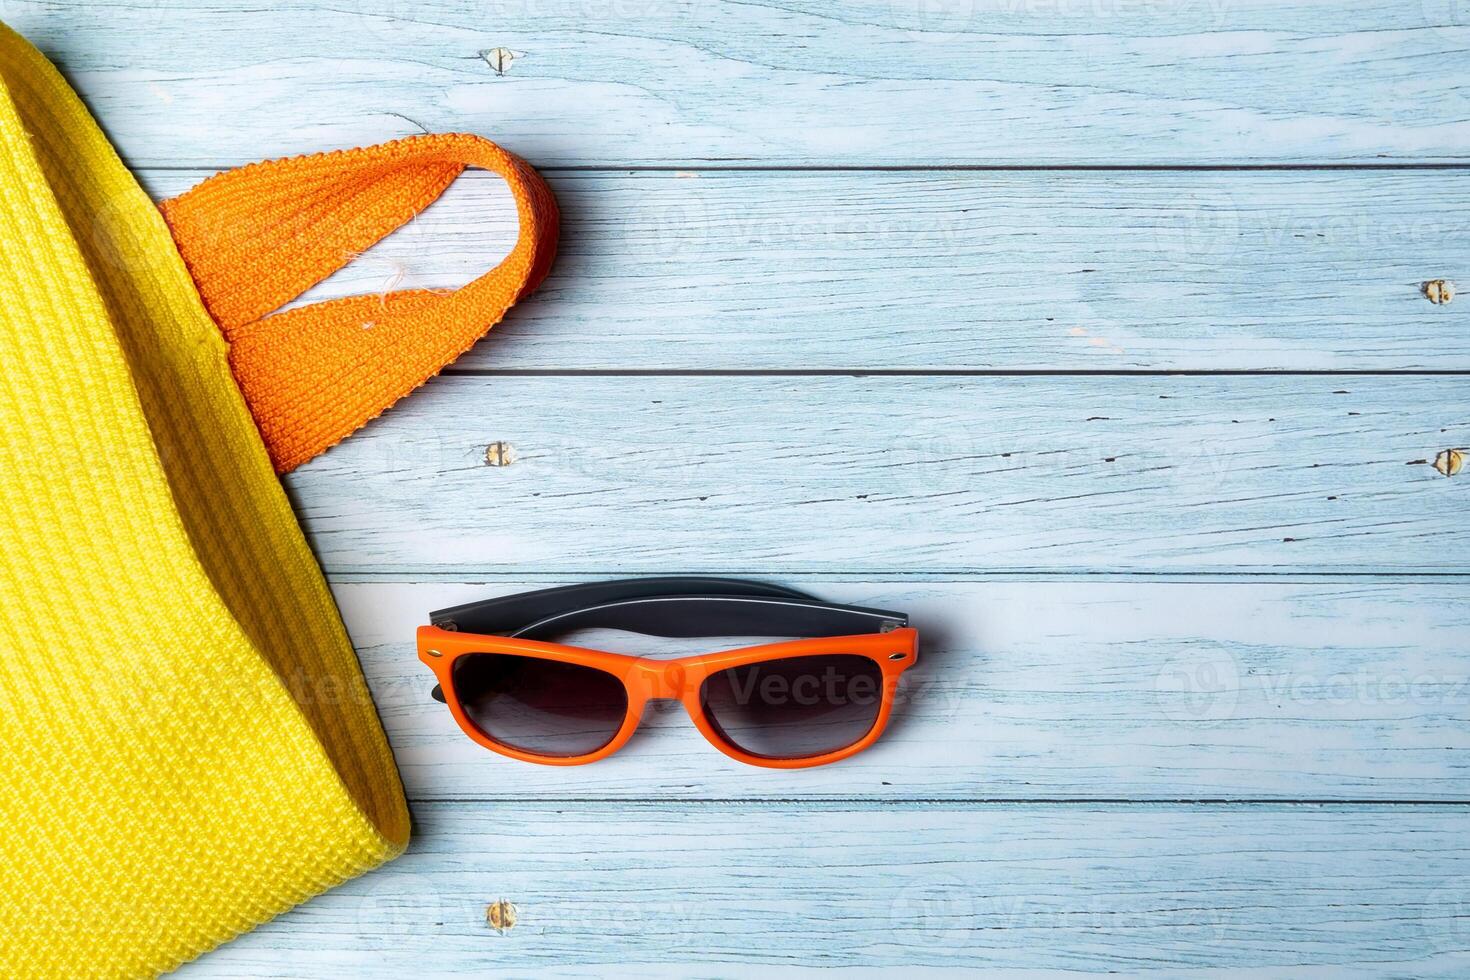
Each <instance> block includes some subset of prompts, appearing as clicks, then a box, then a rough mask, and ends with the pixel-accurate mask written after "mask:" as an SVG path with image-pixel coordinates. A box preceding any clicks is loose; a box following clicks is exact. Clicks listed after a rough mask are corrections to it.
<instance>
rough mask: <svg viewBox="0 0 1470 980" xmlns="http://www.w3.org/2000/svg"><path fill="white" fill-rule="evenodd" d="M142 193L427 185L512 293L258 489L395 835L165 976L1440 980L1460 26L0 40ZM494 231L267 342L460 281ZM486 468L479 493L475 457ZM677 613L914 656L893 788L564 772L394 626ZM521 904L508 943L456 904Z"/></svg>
mask: <svg viewBox="0 0 1470 980" xmlns="http://www.w3.org/2000/svg"><path fill="white" fill-rule="evenodd" d="M0 17H3V18H4V19H5V20H7V21H8V22H10V23H11V24H13V25H14V26H15V27H16V28H17V29H19V30H20V31H22V32H23V33H25V34H26V35H27V36H29V37H30V38H32V39H33V40H34V41H35V42H36V43H38V44H39V45H40V47H41V48H42V49H43V50H45V51H46V52H47V53H48V54H49V55H50V56H51V57H52V58H54V59H55V60H56V61H57V62H58V63H59V65H60V66H61V67H62V69H63V70H64V71H65V72H66V74H67V75H68V76H69V77H70V78H71V80H72V81H73V82H74V84H76V86H77V87H78V88H79V89H80V91H81V92H82V94H83V95H84V97H85V98H86V99H87V100H88V102H89V103H90V105H91V106H92V108H93V110H94V111H95V112H96V114H97V115H98V116H99V118H100V119H101V120H102V121H103V123H104V125H105V126H106V128H107V129H108V131H109V132H110V134H111V135H112V137H113V138H114V140H115V141H116V143H117V145H118V147H119V148H120V149H121V151H122V152H123V154H124V156H125V157H126V158H127V160H128V162H129V163H130V164H131V165H132V166H133V167H134V168H135V169H136V171H137V172H138V173H139V175H140V176H141V178H142V179H143V181H144V182H145V184H146V185H147V186H148V187H149V188H150V190H151V191H152V192H154V193H155V194H157V195H158V196H160V197H162V196H166V195H168V194H171V193H174V192H177V191H178V190H180V189H182V188H184V187H186V186H188V185H190V184H192V183H193V182H195V181H196V180H198V179H200V178H201V177H203V176H205V175H207V174H208V173H210V172H213V171H214V170H217V169H220V168H224V167H228V166H233V165H237V164H240V163H244V162H247V161H249V160H252V159H255V158H259V157H266V156H279V155H283V154H288V153H296V152H305V151H313V150H320V149H326V148H333V147H338V146H348V145H358V144H364V143H371V142H376V141H379V140H383V139H388V138H391V137H397V136H402V135H406V134H410V133H414V132H419V131H422V130H429V131H441V130H468V131H473V132H478V133H481V134H484V135H486V136H489V137H491V138H494V139H496V140H498V141H500V142H502V143H503V144H504V145H506V146H507V147H508V148H510V149H512V150H514V151H516V152H518V153H520V154H522V155H524V156H525V157H527V158H528V159H529V160H531V161H532V162H533V163H535V164H536V165H537V166H539V167H541V168H542V169H543V172H544V173H545V174H546V176H547V177H548V179H549V180H550V182H551V184H552V185H553V187H554V189H555V191H556V193H557V195H558V197H559V198H560V200H561V202H562V205H563V208H564V212H565V219H566V220H565V228H564V232H563V242H564V244H563V250H562V255H561V258H560V260H559V264H558V266H557V268H556V271H555V273H554V274H553V276H552V277H551V279H550V280H549V281H548V282H547V284H546V286H545V287H544V288H543V289H542V290H541V292H540V293H539V294H538V295H537V296H536V297H534V298H533V299H531V300H530V301H528V302H527V303H525V304H523V305H522V306H520V307H518V308H517V309H516V310H515V311H513V312H512V314H511V316H510V317H509V318H508V320H507V321H506V322H505V323H504V324H503V325H502V326H501V327H499V328H497V329H496V330H495V331H494V333H493V335H492V336H491V337H490V338H489V339H487V340H486V341H485V342H483V343H482V344H480V345H479V347H477V348H476V349H475V350H474V351H473V352H472V353H471V354H470V355H468V356H467V357H466V358H464V359H463V360H462V361H461V362H460V363H459V364H458V365H456V366H455V367H454V368H453V369H452V370H451V371H449V372H447V375H446V376H445V377H443V378H441V379H439V380H437V381H435V382H433V383H431V384H430V385H428V386H427V387H426V388H425V389H424V390H422V391H421V392H419V393H418V394H416V395H415V396H414V397H413V398H412V399H410V400H409V401H407V402H405V403H403V404H401V405H400V406H399V407H397V408H395V409H393V410H392V411H390V412H389V413H387V414H386V415H385V416H384V417H383V418H381V419H380V420H379V421H377V422H375V423H374V424H372V425H371V426H370V427H369V428H368V429H366V430H365V431H363V432H362V433H360V434H358V435H357V436H355V437H353V438H352V439H351V440H350V441H349V442H347V443H345V444H343V445H342V446H340V447H338V448H336V449H334V450H332V451H331V452H330V453H328V454H327V455H326V456H324V457H323V458H321V459H319V460H317V461H315V462H313V463H311V464H310V465H308V466H306V467H304V468H303V469H301V470H300V471H299V472H298V473H297V474H295V475H293V476H292V477H291V478H290V480H289V481H288V482H289V488H290V491H291V493H292V495H293V499H294V501H295V503H296V504H297V506H298V509H299V512H300V514H301V516H302V518H303V520H304V522H305V524H306V526H307V528H308V529H309V532H310V534H311V537H312V541H313V544H314V546H315V547H316V549H317V552H318V554H319V556H320V558H321V560H322V562H323V565H324V566H325V568H326V569H327V571H328V574H329V576H330V578H331V581H332V584H333V587H334V589H335V591H336V594H337V596H338V599H339V601H340V602H341V605H342V608H343V612H344V615H345V616H346V619H347V622H348V626H349V628H350V630H351V632H352V635H353V637H354V640H355V642H356V644H357V646H358V649H359V651H360V652H361V655H362V658H363V662H364V666H365V668H366V670H367V672H368V675H369V678H370V680H371V683H372V685H373V688H374V691H375V693H376V696H377V698H378V703H379V705H380V708H381V712H382V715H383V719H384V722H385V724H386V725H387V727H388V730H389V734H390V737H391V739H392V741H393V745H394V748H395V750H396V752H397V754H398V758H399V761H400V763H401V765H402V768H403V773H404V778H405V780H406V783H407V786H408V789H409V792H410V794H411V798H412V801H413V802H412V805H413V809H414V816H415V819H416V823H417V837H416V840H415V843H414V844H413V846H412V848H411V850H410V853H409V854H408V855H407V856H405V857H404V858H402V859H401V860H399V861H397V862H395V863H394V864H392V865H390V866H388V867H386V868H384V869H383V870H380V871H378V872H375V873H373V874H370V875H368V876H366V877H364V878H362V879H360V880H358V881H355V882H352V883H350V884H349V885H346V886H344V887H342V888H340V889H338V890H336V891H335V892H332V893H330V894H328V895H326V896H323V897H321V898H319V899H316V900H314V901H312V902H310V903H308V904H306V905H305V906H303V907H301V908H299V909H297V910H296V911H293V912H291V913H289V914H287V915H285V916H283V917H281V918H280V919H279V920H277V921H275V922H273V923H271V924H270V925H268V926H266V927H264V928H262V929H260V930H258V931H257V932H255V933H253V934H250V935H248V936H245V937H243V938H242V939H240V940H238V941H236V942H235V943H232V944H230V945H229V946H227V947H225V948H223V949H222V950H220V951H218V952H216V953H214V954H211V955H209V956H207V957H205V958H204V959H203V960H201V961H200V962H199V963H197V964H195V965H193V966H192V967H190V968H188V969H187V970H186V971H185V972H186V973H187V974H189V975H192V976H197V977H214V976H219V977H226V976H228V977H300V976H354V977H365V978H393V980H398V978H402V977H407V976H437V975H454V974H464V975H497V976H499V975H531V974H536V975H543V974H545V975H553V974H571V973H587V974H590V975H598V976H614V975H627V976H635V977H651V976H666V975H670V976H682V975H691V974H692V975H699V976H734V975H750V976H756V975H765V974H766V973H770V972H790V971H795V970H798V969H801V968H836V967H850V968H857V969H859V970H860V971H862V970H864V969H865V970H867V971H871V972H873V973H874V974H875V975H877V974H879V973H881V972H883V971H884V970H885V969H886V968H891V967H894V966H896V965H900V964H907V965H911V966H914V967H927V968H932V969H935V970H943V969H954V970H965V969H977V968H993V969H1009V970H1015V971H1028V972H1027V973H1026V975H1028V976H1030V975H1034V974H1032V973H1030V972H1029V971H1041V972H1051V971H1069V970H1116V971H1122V972H1134V971H1141V970H1145V969H1161V970H1166V971H1167V972H1168V974H1169V975H1171V976H1179V975H1185V974H1186V973H1188V974H1189V975H1194V972H1195V971H1202V972H1209V971H1211V970H1219V971H1223V972H1233V971H1238V972H1240V973H1242V975H1252V976H1255V975H1272V976H1276V975H1312V976H1415V977H1428V976H1444V977H1450V976H1464V975H1467V973H1470V883H1467V880H1466V877H1465V876H1466V873H1467V869H1470V845H1467V833H1466V832H1467V830H1470V821H1467V815H1470V814H1467V810H1466V806H1465V804H1467V803H1470V732H1467V720H1470V717H1467V716H1470V659H1467V656H1466V655H1467V653H1470V639H1467V637H1470V627H1467V622H1470V615H1467V612H1466V602H1465V600H1466V598H1467V597H1470V583H1467V579H1466V578H1465V576H1466V574H1467V572H1470V535H1467V533H1466V531H1467V524H1466V513H1467V503H1470V469H1467V470H1466V471H1465V472H1463V473H1458V474H1456V475H1453V476H1445V475H1442V473H1441V472H1440V471H1439V470H1437V469H1436V467H1435V461H1436V460H1437V459H1438V460H1439V461H1440V468H1441V469H1443V470H1446V471H1453V469H1454V467H1453V466H1451V465H1450V463H1451V462H1452V460H1453V457H1452V455H1450V454H1447V453H1446V452H1445V451H1446V450H1452V449H1456V448H1462V447H1467V446H1470V386H1467V383H1466V372H1467V371H1470V296H1467V297H1461V298H1460V299H1459V300H1457V301H1455V302H1452V303H1450V304H1448V305H1434V304H1431V303H1430V302H1428V301H1427V300H1426V299H1425V298H1424V296H1423V294H1422V292H1421V285H1422V283H1424V282H1425V281H1427V280H1433V279H1439V278H1445V279H1449V280H1454V279H1456V278H1457V277H1458V278H1459V279H1460V281H1461V282H1463V283H1466V285H1467V287H1470V269H1467V266H1466V263H1467V257H1470V228H1467V225H1470V221H1467V219H1470V6H1467V5H1466V4H1465V3H1464V2H1463V0H1360V2H1355V3H1352V4H1344V3H1341V2H1340V0H1291V2H1282V0H1027V2H1019V0H915V2H908V0H853V2H845V3H833V2H830V0H766V2H761V3H751V2H731V0H698V2H696V0H517V2H510V0H506V2H499V0H485V2H472V0H421V2H409V0H294V2H291V3H286V4H279V5H237V4H234V3H229V2H215V0H157V2H155V0H141V2H140V0H127V2H123V0H117V2H106V0H103V2H90V3H59V2H31V0H0ZM512 235H513V215H512V211H511V207H510V202H509V199H508V197H507V195H506V193H505V191H504V188H503V187H502V186H500V184H499V183H498V181H496V180H494V179H492V178H489V177H487V176H485V175H483V174H478V175H469V176H467V177H466V178H464V179H462V180H461V181H460V182H459V183H458V184H457V185H456V186H455V187H454V188H453V189H452V191H451V192H450V194H449V195H447V196H446V198H445V199H444V200H443V201H441V202H440V203H439V204H436V205H435V206H434V207H433V208H431V209H430V210H429V211H427V212H426V213H425V214H423V215H422V216H421V217H420V218H419V219H417V220H416V221H415V222H414V223H413V224H412V225H410V226H409V227H407V228H405V229H404V230H403V231H401V232H399V233H398V234H397V235H395V236H394V237H393V238H392V239H390V240H389V241H388V242H386V243H384V244H383V245H382V246H380V247H379V248H377V249H375V250H373V251H372V252H369V253H368V254H367V255H365V256H364V257H363V258H362V259H361V260H360V261H358V262H357V263H356V264H354V265H353V266H352V267H351V268H350V269H347V270H345V271H344V272H343V273H342V274H340V275H339V276H337V277H336V278H334V279H333V280H332V281H330V282H328V283H326V284H324V285H323V286H322V287H319V288H318V289H317V290H316V291H315V292H314V294H313V298H317V297H321V296H327V295H342V294H350V293H356V292H364V291H376V290H385V289H390V288H395V287H398V286H407V285H434V286H447V285H455V284H458V283H460V282H463V281H466V280H467V279H469V278H471V277H472V276H473V275H474V274H475V273H477V272H478V271H480V270H482V269H484V268H487V267H488V266H489V265H490V264H492V263H493V262H494V261H495V260H496V259H497V258H498V257H499V256H500V255H502V254H504V253H505V251H506V250H507V249H508V248H509V245H510V241H511V238H512ZM494 442H504V443H507V444H509V446H510V449H511V453H512V455H513V461H512V462H511V463H510V465H505V466H488V465H486V447H487V446H488V445H490V444H491V443H494ZM671 572H710V573H724V574H736V575H748V576H757V577H761V578H767V579H771V580H774V581H781V582H787V583H791V584H794V585H798V586H801V587H804V588H808V589H811V590H813V591H815V592H817V593H819V594H822V595H826V596H831V597H833V598H835V599H843V600H850V601H859V602H871V603H874V604H877V605H890V606H895V607H898V608H902V609H909V610H911V611H912V613H913V614H914V616H915V618H916V620H917V622H918V624H919V625H920V627H921V629H922V631H923V634H924V636H925V639H926V649H927V655H926V660H925V662H924V664H923V665H921V669H919V670H917V671H916V672H915V673H912V674H911V675H910V678H909V680H910V681H911V683H910V684H909V688H908V690H907V696H906V699H905V704H904V706H903V711H902V714H901V716H900V718H899V719H898V721H897V722H896V724H895V726H894V728H893V730H892V731H891V733H890V734H889V735H888V736H887V738H886V739H885V740H884V741H883V742H882V743H881V744H880V745H879V746H878V747H877V748H875V749H874V750H873V751H871V752H869V753H867V754H865V755H863V756H860V757H858V758H856V759H853V760H851V761H850V762H848V763H846V764H843V765H839V766H835V767H831V768H827V769H819V770H812V771H805V772H771V771H762V770H758V769H751V768H744V767H741V766H738V765H737V764H735V763H733V762H730V761H728V760H726V759H725V758H724V757H723V756H721V755H719V754H717V753H715V752H714V751H713V750H712V749H710V748H709V747H708V746H707V745H705V744H704V743H703V742H702V741H701V740H700V739H699V738H698V736H697V735H696V734H695V733H694V732H693V730H692V728H691V727H690V726H689V725H688V723H687V720H686V719H685V718H684V717H683V716H682V715H681V714H679V713H677V712H659V713H656V714H655V715H654V716H653V717H652V718H651V719H650V721H649V724H648V727H647V729H646V730H645V731H644V732H643V733H642V735H641V736H640V737H639V738H638V739H636V740H635V742H634V743H633V744H632V745H631V746H630V747H629V748H628V750H626V751H625V752H624V753H623V754H622V755H620V756H619V757H617V758H615V759H612V760H609V761H607V762H605V763H602V764H599V765H596V766H590V767H586V768H581V769H573V770H561V769H545V768H537V767H530V766H524V765H520V764H517V763H513V762H510V761H508V760H503V759H500V758H498V757H496V756H493V755H491V754H488V753H485V752H483V751H481V750H478V749H477V748H476V747H475V746H473V745H472V744H471V743H469V742H468V741H467V740H466V739H464V738H463V737H462V736H461V735H460V734H459V733H458V731H457V730H456V729H455V728H454V727H453V725H452V722H451V720H450V718H449V716H448V714H447V713H446V712H445V711H444V710H443V708H442V707H441V706H439V705H437V704H435V703H434V702H431V701H430V700H428V698H427V691H428V688H429V686H430V684H429V679H428V675H427V672H426V671H424V670H423V669H422V667H421V665H419V664H418V663H417V662H416V660H415V659H414V656H413V647H412V635H413V627H414V626H416V625H417V624H418V623H420V622H422V621H423V618H424V613H425V612H426V611H427V610H428V609H430V608H433V607H436V606H441V605H447V604H451V603H455V602H459V601H463V600H467V599H469V598H473V597H478V596H481V595H486V594H490V593H499V592H510V591H516V590H520V589H524V588H528V587H536V586H541V585H546V584H557V583H565V582H571V581H579V580H585V579H592V578H598V577H605V576H611V575H625V574H643V573H671ZM497 901H504V902H508V903H512V904H513V905H514V906H515V908H516V923H515V925H514V926H513V927H512V928H510V929H508V930H504V931H503V932H501V931H497V930H495V929H492V928H490V927H489V926H488V925H487V923H486V908H487V905H489V904H490V903H493V902H497Z"/></svg>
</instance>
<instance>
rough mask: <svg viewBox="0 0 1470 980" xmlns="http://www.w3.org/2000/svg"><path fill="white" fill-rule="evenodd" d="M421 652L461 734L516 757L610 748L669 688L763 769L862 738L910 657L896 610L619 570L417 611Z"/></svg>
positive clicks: (810, 762) (715, 739)
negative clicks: (664, 645) (698, 641)
mask: <svg viewBox="0 0 1470 980" xmlns="http://www.w3.org/2000/svg"><path fill="white" fill-rule="evenodd" d="M429 618H430V622H431V623H433V625H432V626H421V627H419V631H418V652H419V659H420V660H422V661H423V662H424V663H425V664H427V665H428V666H429V667H430V669H432V670H433V671H434V675H435V676H436V677H437V678H438V680H439V686H438V687H436V688H434V692H433V696H434V698H435V700H438V701H442V702H444V703H445V704H447V705H448V706H449V711H450V713H451V714H452V715H453V716H454V720H455V721H456V722H458V723H459V727H460V728H461V729H463V730H464V732H465V734H466V735H468V736H469V737H470V738H472V739H474V740H475V741H476V742H478V743H480V744H481V745H483V746H485V747H486V748H487V749H491V750H493V751H495V752H499V753H500V754H501V755H507V756H510V757H511V758H513V759H520V760H522V761H525V762H539V763H543V764H545V765H553V766H576V765H582V764H584V763H588V762H596V761H597V760H598V759H602V758H605V757H606V756H609V755H611V754H612V753H614V752H616V751H617V750H618V749H620V748H622V747H623V745H624V744H625V743H626V742H627V741H628V739H629V738H630V737H631V736H632V734H633V732H634V730H635V729H637V727H638V722H639V719H640V718H641V717H642V715H643V709H644V706H645V705H646V704H647V703H648V702H649V701H651V700H656V699H672V700H678V701H682V702H683V703H684V707H685V708H686V709H687V710H688V712H689V716H690V718H691V719H693V721H694V725H695V727H696V728H698V729H699V731H700V732H701V734H703V735H704V737H705V738H706V739H708V740H709V742H710V743H711V744H712V745H714V746H715V748H717V749H719V750H720V751H721V752H723V753H725V754H726V755H728V756H730V758H732V759H738V760H740V761H741V762H745V763H749V764H751V765H755V766H767V767H770V768H776V769H798V768H803V767H806V766H820V765H825V764H827V763H829V762H836V761H837V760H839V759H845V758H847V757H848V756H850V755H853V754H854V753H857V752H861V751H862V750H863V749H865V748H867V747H868V746H870V745H872V744H873V742H875V741H876V740H877V739H878V736H879V735H881V734H882V733H883V729H884V728H885V727H886V726H887V724H888V718H889V715H890V713H891V712H892V709H893V699H894V694H895V692H896V691H897V689H898V678H899V676H900V675H901V674H902V673H903V672H904V671H905V670H907V669H908V668H909V667H911V666H912V665H913V664H914V663H915V661H916V660H917V659H918V653H919V646H918V644H919V634H918V631H917V630H915V629H914V628H912V627H910V626H909V625H908V617H907V616H905V615H904V614H903V613H896V612H889V611H886V610H882V609H866V608H863V607H860V606H841V605H834V604H832V603H827V602H821V601H819V600H817V599H814V598H812V597H811V596H809V595H804V594H803V593H800V592H796V591H794V590H791V589H785V588H781V587H778V586H772V585H766V584H763V583H760V582H749V581H745V580H743V579H717V578H660V579H633V580H628V581H621V582H603V583H596V584H589V585H574V586H569V587H566V588H558V589H543V590H541V591H538V592H528V593H524V594H521V595H513V596H505V597H502V598H498V599H489V600H486V601H484V602H474V603H469V604H468V605H463V606H454V607H452V608H449V609H440V610H437V611H435V612H432V613H430V614H429ZM583 629H612V630H625V631H628V632H632V633H642V634H646V635H649V636H662V637H677V638H690V637H715V636H742V637H751V636H768V637H796V639H788V640H784V641H782V642H777V643H768V644H762V645H760V646H748V647H741V648H739V649H736V650H726V651H723V652H721V653H710V654H704V655H701V656H693V657H681V658H678V659H674V660H659V659H653V658H650V657H638V656H628V655H625V654H620V653H607V652H604V651H601V650H591V649H587V648H584V647H576V646H566V645H563V644H561V643H557V642H554V640H555V638H556V637H559V636H565V635H566V634H568V633H571V632H573V631H575V630H583Z"/></svg>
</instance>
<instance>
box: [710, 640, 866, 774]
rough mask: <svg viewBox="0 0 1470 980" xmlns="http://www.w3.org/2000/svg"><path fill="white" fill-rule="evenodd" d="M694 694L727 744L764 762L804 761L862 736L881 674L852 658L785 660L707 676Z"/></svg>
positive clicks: (832, 656) (863, 660) (841, 655)
mask: <svg viewBox="0 0 1470 980" xmlns="http://www.w3.org/2000/svg"><path fill="white" fill-rule="evenodd" d="M699 696H700V701H701V702H702V703H703V705H704V714H705V717H706V718H708V719H709V721H710V723H711V724H712V725H714V727H715V728H716V729H717V730H718V731H719V733H720V734H721V735H723V736H724V738H725V740H726V741H727V742H729V743H730V744H731V745H733V746H735V747H736V748H738V749H742V750H744V751H746V752H749V753H750V754H751V755H759V756H765V757H766V758H770V759H803V758H809V757H811V756H814V755H824V754H826V753H828V752H835V751H837V750H838V749H843V748H846V747H847V746H849V745H851V744H853V743H854V742H857V741H859V740H860V739H862V737H863V736H864V735H866V734H868V732H869V731H870V730H871V729H872V727H873V723H874V722H876V721H877V720H878V709H879V708H880V707H881V706H882V703H883V671H882V670H881V669H879V667H878V665H877V664H876V663H874V662H873V661H872V660H869V659H868V658H867V657H858V656H854V655H852V654H845V653H838V654H824V655H822V656H815V657H791V658H789V659H786V660H772V661H767V662H766V663H759V664H747V665H745V666H741V667H731V668H730V669H729V670H722V671H720V672H719V673H718V674H711V675H710V676H709V678H707V679H706V680H705V682H704V686H703V687H701V688H700V692H699Z"/></svg>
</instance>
